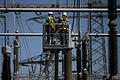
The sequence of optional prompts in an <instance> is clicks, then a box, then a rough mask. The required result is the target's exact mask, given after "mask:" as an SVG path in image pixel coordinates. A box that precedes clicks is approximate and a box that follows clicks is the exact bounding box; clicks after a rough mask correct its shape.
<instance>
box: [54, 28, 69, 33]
mask: <svg viewBox="0 0 120 80" xmlns="http://www.w3.org/2000/svg"><path fill="white" fill-rule="evenodd" d="M60 30H63V28H62V27H60V28H59V29H58V30H57V31H56V32H59V31H60ZM64 30H67V31H68V30H69V29H68V28H66V27H64Z"/></svg>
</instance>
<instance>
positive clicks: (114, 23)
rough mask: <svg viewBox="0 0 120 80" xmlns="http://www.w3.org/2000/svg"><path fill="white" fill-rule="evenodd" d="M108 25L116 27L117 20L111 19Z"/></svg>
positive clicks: (112, 27) (111, 27)
mask: <svg viewBox="0 0 120 80" xmlns="http://www.w3.org/2000/svg"><path fill="white" fill-rule="evenodd" d="M108 26H109V28H110V29H116V27H117V22H116V21H115V20H110V21H109V24H108Z"/></svg>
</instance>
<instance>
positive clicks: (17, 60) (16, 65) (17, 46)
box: [14, 36, 19, 77]
mask: <svg viewBox="0 0 120 80" xmlns="http://www.w3.org/2000/svg"><path fill="white" fill-rule="evenodd" d="M18 52H19V42H18V36H16V37H15V39H14V76H15V77H17V73H18V70H19V59H18V57H19V54H18Z"/></svg>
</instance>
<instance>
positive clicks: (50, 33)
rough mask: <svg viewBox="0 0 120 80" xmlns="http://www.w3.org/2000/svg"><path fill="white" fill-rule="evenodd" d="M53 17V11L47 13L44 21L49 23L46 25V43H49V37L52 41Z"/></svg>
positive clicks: (53, 30)
mask: <svg viewBox="0 0 120 80" xmlns="http://www.w3.org/2000/svg"><path fill="white" fill-rule="evenodd" d="M54 21H55V19H54V17H53V12H49V13H48V18H47V19H46V23H48V24H49V25H48V26H47V27H46V32H47V42H48V44H49V43H50V38H49V36H50V37H51V44H52V43H53V42H54V33H55V25H54Z"/></svg>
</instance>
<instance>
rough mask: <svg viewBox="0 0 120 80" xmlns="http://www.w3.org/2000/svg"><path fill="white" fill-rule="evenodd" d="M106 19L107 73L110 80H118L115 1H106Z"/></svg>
mask: <svg viewBox="0 0 120 80" xmlns="http://www.w3.org/2000/svg"><path fill="white" fill-rule="evenodd" d="M108 9H109V11H108V15H109V16H108V18H109V19H110V21H109V24H108V26H109V28H110V31H109V34H110V36H109V72H110V78H109V79H110V80H118V79H117V72H118V56H117V55H118V54H117V37H116V33H117V31H116V27H117V23H116V21H115V19H116V18H117V7H116V0H108Z"/></svg>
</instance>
